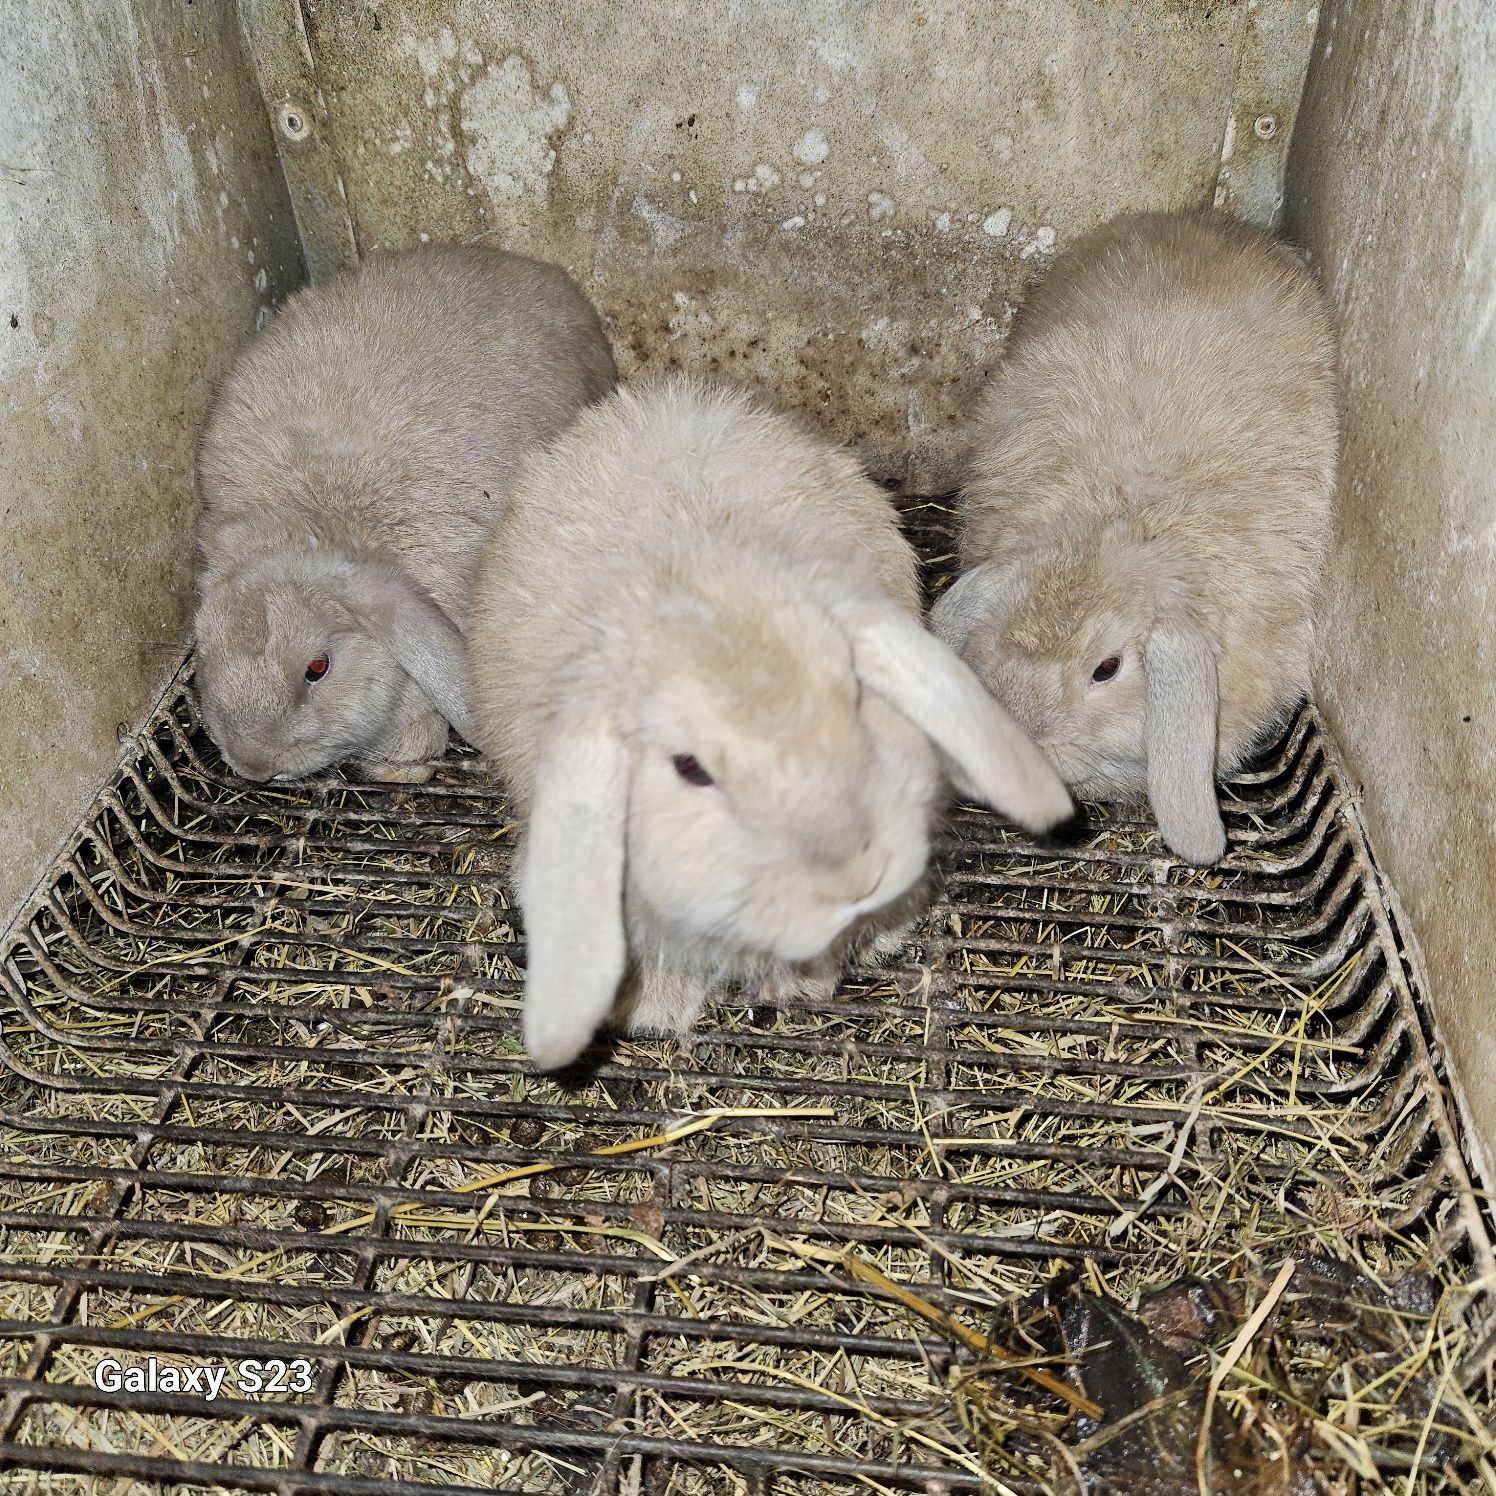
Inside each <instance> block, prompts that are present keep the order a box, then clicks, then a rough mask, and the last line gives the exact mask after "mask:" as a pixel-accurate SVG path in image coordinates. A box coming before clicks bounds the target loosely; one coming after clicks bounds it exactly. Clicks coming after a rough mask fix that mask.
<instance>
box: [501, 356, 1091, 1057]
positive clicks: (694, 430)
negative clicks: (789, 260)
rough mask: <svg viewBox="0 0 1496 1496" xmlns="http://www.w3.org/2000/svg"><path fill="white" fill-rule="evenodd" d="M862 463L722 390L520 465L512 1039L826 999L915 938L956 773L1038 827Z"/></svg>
mask: <svg viewBox="0 0 1496 1496" xmlns="http://www.w3.org/2000/svg"><path fill="white" fill-rule="evenodd" d="M919 605H920V599H919V586H918V581H917V578H916V569H915V559H914V553H913V551H912V550H911V549H910V547H909V545H908V543H907V542H906V541H905V540H904V539H903V537H902V536H901V535H900V534H899V528H898V520H897V517H896V515H895V514H894V511H893V507H892V505H891V504H890V503H889V502H888V499H887V496H886V495H885V494H884V493H883V492H882V491H881V490H879V489H878V488H877V487H876V486H874V484H873V483H872V482H871V481H870V480H869V479H868V477H867V476H866V475H865V474H864V473H863V471H862V469H861V467H860V466H859V464H858V463H857V461H856V460H855V459H854V458H853V457H851V456H850V455H849V454H847V453H846V452H843V451H840V450H838V449H837V448H835V447H833V446H831V445H830V444H829V443H827V442H826V441H824V440H823V439H821V438H819V437H816V436H813V435H812V434H811V433H809V432H808V431H806V430H804V429H802V428H801V426H800V425H799V424H798V423H797V422H796V421H793V420H791V419H789V418H787V417H785V416H783V415H780V414H778V413H777V412H774V411H771V410H768V409H765V408H764V407H763V406H761V405H760V404H758V403H756V402H755V401H754V400H752V399H750V398H749V397H748V396H746V395H744V394H742V393H740V392H738V391H734V390H730V389H714V388H712V387H710V386H707V385H703V384H699V383H696V382H694V381H691V380H685V379H676V380H672V381H668V382H665V383H662V384H658V385H655V386H652V387H648V388H645V389H643V390H641V391H637V392H636V391H632V390H628V389H623V390H619V391H618V392H617V393H616V394H615V395H614V396H613V397H612V398H611V399H610V400H607V401H605V402H603V403H602V404H600V405H597V406H595V407H593V408H592V409H590V410H588V411H586V412H584V413H583V415H582V416H581V417H580V418H579V419H578V420H577V422H576V424H575V425H573V426H572V427H571V429H570V430H569V431H568V432H566V434H565V435H564V436H562V437H561V438H560V439H559V440H558V441H557V442H555V443H554V444H553V445H552V446H550V447H549V448H547V449H546V450H545V451H543V452H541V453H539V454H538V455H537V456H535V457H534V458H532V460H531V461H530V463H529V464H528V466H527V468H526V471H525V474H524V476H523V477H522V478H521V480H520V482H519V483H518V484H517V485H516V487H515V490H514V494H513V497H512V500H511V503H510V508H509V510H508V512H507V513H506V514H505V516H504V519H503V520H502V521H501V522H500V524H499V525H498V527H497V528H496V529H495V531H494V534H493V538H492V539H491V541H490V543H489V546H488V549H487V551H486V553H485V555H484V559H483V567H482V572H481V575H480V577H479V580H478V584H477V587H476V589H475V592H474V597H473V612H472V635H471V658H472V669H473V691H474V704H475V709H476V712H477V717H478V728H479V745H480V746H481V747H483V748H485V749H487V750H488V751H489V752H490V753H491V754H492V755H493V757H494V759H495V761H496V763H497V765H498V767H499V769H500V771H501V772H502V774H503V775H504V777H505V778H506V780H507V782H508V784H509V787H510V789H511V791H512V792H513V794H514V796H515V799H516V802H517V805H518V808H519V810H520V811H521V813H523V814H526V815H527V816H528V818H529V825H528V829H527V832H526V837H525V844H524V848H523V851H522V865H521V871H520V877H519V896H520V905H521V908H522V911H523V914H524V922H525V937H526V949H527V958H526V966H525V998H524V1033H525V1041H526V1044H527V1046H528V1048H529V1050H530V1054H531V1057H532V1058H533V1059H534V1060H535V1061H536V1063H537V1064H539V1065H540V1066H541V1067H542V1068H546V1069H552V1068H556V1067H558V1066H562V1065H565V1064H567V1063H569V1062H570V1061H572V1060H574V1059H575V1058H576V1057H577V1056H578V1055H580V1054H581V1053H582V1052H583V1051H584V1050H585V1048H586V1047H587V1045H588V1043H589V1041H590V1040H591V1038H592V1036H593V1034H594V1032H595V1031H596V1030H597V1029H598V1028H599V1027H601V1026H602V1025H603V1024H604V1023H605V1022H606V1021H607V1020H608V1019H609V1018H610V1017H611V1016H613V1015H614V1011H615V1006H616V1008H617V1009H618V1016H620V1017H621V1018H622V1019H623V1021H624V1024H625V1026H626V1027H628V1028H629V1029H631V1030H634V1031H650V1032H667V1033H678V1034H679V1033H684V1032H686V1031H687V1030H688V1029H689V1028H690V1027H691V1024H692V1023H693V1021H694V1020H695V1018H696V1015H697V1013H698V1011H699V1010H700V1008H701V1006H702V1004H703V1003H704V1002H705V1000H706V998H707V995H708V993H709V992H710V991H711V990H712V989H713V988H714V987H716V986H718V985H719V984H732V985H735V986H737V987H738V988H740V989H745V990H749V991H751V992H753V993H754V995H755V996H757V995H763V996H765V997H766V998H767V999H768V1000H770V1001H777V1000H784V999H790V998H793V997H795V996H796V995H799V994H802V993H803V994H812V993H813V994H818V995H824V996H829V995H830V992H831V990H832V988H833V987H834V985H835V981H836V978H837V976H838V974H839V972H840V969H841V963H842V961H843V960H844V959H845V958H846V957H847V956H848V955H849V954H850V953H851V952H852V951H853V950H854V949H855V950H859V951H860V950H872V951H878V952H885V953H886V952H887V951H889V950H892V949H894V948H896V947H897V945H898V943H899V941H900V939H901V937H902V934H903V932H904V931H905V930H906V929H907V926H908V924H909V922H910V920H911V919H912V918H913V915H914V912H915V911H914V910H913V909H912V908H911V907H910V906H911V903H914V902H917V896H918V892H919V886H920V884H921V882H922V879H923V876H924V872H925V867H926V864H927V862H928V860H929V852H930V823H931V821H932V819H933V816H934V814H935V811H936V809H937V804H936V802H937V796H938V792H939V790H940V786H941V781H942V771H943V770H947V769H948V770H953V771H955V772H957V773H959V775H960V777H961V780H962V782H963V783H964V784H969V785H971V786H973V787H974V789H975V790H976V792H977V793H978V794H979V795H980V796H981V797H982V798H983V799H985V800H986V801H987V802H988V803H989V804H991V805H994V806H996V807H997V808H999V809H1001V810H1003V811H1005V812H1006V813H1008V814H1009V815H1011V816H1012V817H1013V818H1014V819H1016V820H1018V821H1019V822H1021V823H1022V824H1024V825H1025V826H1028V827H1029V828H1030V829H1033V830H1036V831H1045V830H1048V829H1049V828H1052V827H1054V826H1056V825H1057V824H1059V823H1060V822H1062V821H1065V820H1066V819H1067V818H1068V817H1069V816H1070V815H1071V813H1072V809H1073V807H1072V805H1071V802H1070V797H1069V795H1068V794H1067V793H1066V791H1065V788H1064V786H1063V784H1061V782H1060V779H1059V776H1058V775H1057V774H1055V772H1054V770H1053V769H1051V768H1050V766H1049V765H1048V764H1047V763H1046V762H1045V761H1044V759H1043V757H1042V756H1041V755H1040V754H1039V752H1038V750H1037V749H1035V748H1034V746H1033V745H1032V744H1031V743H1030V742H1029V741H1028V739H1027V738H1026V737H1025V736H1024V735H1023V733H1022V732H1021V731H1020V730H1019V729H1018V728H1017V727H1016V726H1015V725H1014V723H1013V722H1012V720H1011V719H1010V718H1009V717H1008V715H1007V714H1006V713H1005V712H1004V711H1003V710H1002V709H1001V707H999V706H998V704H997V703H996V702H995V701H994V700H993V699H992V697H991V696H990V695H989V694H988V693H987V692H986V691H984V690H983V689H982V686H981V684H980V683H979V682H978V681H977V680H976V679H975V677H974V676H973V675H972V674H971V672H970V671H968V670H967V669H966V668H965V667H964V666H963V665H962V664H961V662H960V661H959V660H957V659H956V657H955V655H953V654H952V653H951V652H950V651H949V650H948V649H946V648H945V646H944V645H942V644H941V643H940V642H939V641H938V640H936V639H935V638H934V637H933V636H932V635H931V634H929V633H928V632H927V631H926V630H925V628H924V626H923V624H922V622H921V620H920V612H919Z"/></svg>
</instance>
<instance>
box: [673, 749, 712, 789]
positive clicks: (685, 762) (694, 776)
mask: <svg viewBox="0 0 1496 1496" xmlns="http://www.w3.org/2000/svg"><path fill="white" fill-rule="evenodd" d="M670 762H671V763H673V764H674V765H675V772H676V773H677V774H679V775H680V777H681V778H682V779H684V780H685V781H686V783H687V784H694V785H696V786H698V787H699V788H702V789H705V788H706V786H707V785H709V784H715V783H716V782H717V781H716V780H715V779H713V778H712V776H711V775H710V774H708V773H707V771H706V770H705V769H703V768H702V767H701V765H700V764H699V763H697V762H696V760H695V759H694V758H692V757H691V755H690V754H689V753H677V754H676V755H675V757H674V758H673V759H671V760H670Z"/></svg>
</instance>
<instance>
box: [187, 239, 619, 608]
mask: <svg viewBox="0 0 1496 1496" xmlns="http://www.w3.org/2000/svg"><path fill="white" fill-rule="evenodd" d="M615 377H616V376H615V373H614V368H613V359H612V355H611V353H610V352H609V350H608V345H607V340H606V338H605V337H604V336H603V333H602V328H601V325H600V323H599V321H598V317H597V313H596V311H595V310H594V309H593V307H592V305H591V304H590V303H589V302H588V301H587V299H586V298H585V297H584V296H583V295H582V294H581V292H580V291H579V290H578V289H577V287H576V285H575V284H574V283H573V282H572V281H571V279H570V278H569V277H568V276H567V275H566V274H565V272H564V271H562V270H560V269H558V268H557V267H556V266H553V265H546V264H542V263H541V262H539V261H537V260H530V259H526V258H524V257H523V256H520V255H512V254H508V253H505V252H503V251H500V250H496V249H490V248H486V247H483V246H480V245H434V246H426V247H423V248H421V249H416V250H410V251H407V252H403V253H375V254H372V255H370V256H369V258H368V259H366V260H365V261H364V262H363V264H362V265H361V266H360V267H359V268H358V270H357V271H355V272H351V273H348V274H343V275H338V276H335V277H334V278H332V279H331V280H329V281H327V282H325V283H320V284H318V285H315V286H311V287H308V288H306V289H304V290H302V291H299V292H297V293H296V294H295V295H294V296H292V297H291V299H290V300H289V301H288V302H287V304H286V306H285V307H284V309H283V310H282V311H281V312H280V313H279V314H278V315H277V316H276V317H275V318H274V319H273V320H272V322H271V323H270V325H269V326H268V327H267V328H266V330H265V331H264V333H263V334H262V335H261V336H260V337H258V338H257V339H255V341H254V342H253V343H251V344H250V345H249V347H248V348H247V349H246V350H245V351H244V353H243V355H242V356H241V357H240V359H239V360H238V362H237V363H236V364H235V366H234V368H233V370H232V371H231V373H230V374H229V376H228V378H227V379H226V380H225V382H224V384H223V387H222V389H221V391H220V393H219V396H218V398H217V400H216V402H215V404H214V406H213V408H212V410H211V412H210V414H209V418H208V422H207V424H206V426H205V427H204V430H203V434H202V438H201V441H200V444H199V450H198V474H199V482H200V486H201V490H202V499H203V513H202V519H201V522H200V526H199V545H200V549H201V552H202V558H203V565H204V573H203V580H204V583H205V585H209V586H211V584H212V581H213V579H214V576H215V574H216V573H217V572H218V571H219V570H220V569H228V568H232V567H234V566H237V565H239V564H242V563H243V562H244V561H246V560H248V559H250V558H251V557H253V556H255V555H257V554H261V553H263V552H265V551H269V550H278V549H292V550H304V549H305V548H307V547H309V546H313V545H316V546H321V547H323V548H327V549H331V550H334V551H337V552H339V553H341V554H347V555H353V556H358V557H361V558H374V559H378V560H381V561H385V562H389V563H393V564H397V565H398V566H399V567H400V568H401V570H402V571H404V572H405V573H406V574H407V575H408V576H409V577H410V578H411V580H413V581H414V582H415V583H416V584H417V585H418V586H420V587H421V589H422V590H423V591H424V592H425V593H426V594H427V595H428V596H430V597H431V598H432V599H434V600H435V601H436V602H437V603H438V605H439V606H441V608H442V609H443V611H445V612H447V613H448V614H449V615H450V616H451V617H452V618H453V619H454V620H456V621H460V620H461V618H462V615H463V612H464V610H465V607H466V602H467V595H468V591H469V589H470V586H471V580H472V573H473V570H474V569H475V567H476V564H477V557H478V555H479V553H480V550H481V547H482V543H483V541H484V540H485V539H486V538H487V535H488V531H489V529H490V527H491V526H492V523H493V520H494V517H495V515H496V514H497V513H498V510H499V508H500V506H501V505H502V503H503V501H504V497H505V495H506V493H507V490H508V488H509V485H510V484H511V483H512V482H513V480H514V476H515V473H516V471H517V468H518V465H519V463H520V461H521V459H522V458H523V457H524V455H525V454H526V453H527V452H528V451H529V450H530V448H532V447H533V446H535V445H537V444H539V443H540V442H543V441H545V440H547V439H548V438H550V437H551V436H553V435H554V434H555V433H556V432H557V431H558V430H559V429H561V428H562V427H563V426H564V425H565V424H566V422H567V421H568V420H569V419H570V418H571V416H572V415H573V414H575V412H576V411H577V410H579V409H580V408H581V407H582V406H583V405H585V404H588V403H590V402H592V401H594V400H598V399H601V398H602V396H603V395H605V394H606V393H607V392H608V390H609V389H611V388H612V386H613V383H614V380H615Z"/></svg>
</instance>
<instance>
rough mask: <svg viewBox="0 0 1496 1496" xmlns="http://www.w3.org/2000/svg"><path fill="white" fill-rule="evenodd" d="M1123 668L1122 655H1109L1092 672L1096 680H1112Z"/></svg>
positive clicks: (1092, 676) (1092, 677)
mask: <svg viewBox="0 0 1496 1496" xmlns="http://www.w3.org/2000/svg"><path fill="white" fill-rule="evenodd" d="M1121 668H1122V659H1121V656H1120V655H1108V656H1107V657H1106V658H1105V659H1104V660H1103V661H1102V662H1101V663H1100V664H1099V665H1098V666H1097V667H1096V668H1095V669H1094V670H1093V671H1092V672H1091V679H1092V680H1094V681H1103V680H1110V679H1111V678H1112V677H1113V676H1114V675H1115V674H1116V673H1117V671H1118V670H1120V669H1121Z"/></svg>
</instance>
